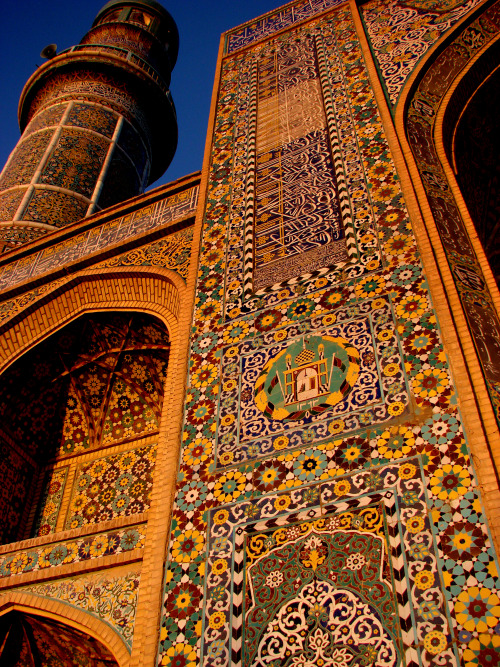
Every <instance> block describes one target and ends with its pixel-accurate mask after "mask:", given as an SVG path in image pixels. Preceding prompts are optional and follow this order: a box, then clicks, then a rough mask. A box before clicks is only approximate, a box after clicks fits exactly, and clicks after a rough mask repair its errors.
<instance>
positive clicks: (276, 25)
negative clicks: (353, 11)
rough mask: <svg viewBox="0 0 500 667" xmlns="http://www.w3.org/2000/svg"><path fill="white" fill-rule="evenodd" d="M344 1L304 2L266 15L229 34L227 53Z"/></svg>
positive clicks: (310, 0) (316, 0)
mask: <svg viewBox="0 0 500 667" xmlns="http://www.w3.org/2000/svg"><path fill="white" fill-rule="evenodd" d="M342 1H343V0H304V1H303V2H296V3H293V4H292V3H289V4H288V5H286V6H285V7H283V8H282V9H278V10H276V11H275V12H272V13H269V14H266V15H265V16H263V17H262V18H260V19H257V21H253V22H252V23H247V24H246V25H245V26H243V27H242V28H237V29H235V30H232V31H231V32H229V33H227V36H226V48H225V52H226V53H233V52H234V51H237V50H238V49H242V48H243V47H244V46H248V44H251V43H252V42H255V41H257V40H259V39H263V38H264V37H269V36H270V35H272V34H274V33H275V32H278V31H279V30H284V29H285V28H289V27H290V26H292V25H294V24H295V23H298V22H299V21H304V20H306V19H309V18H311V17H312V16H314V15H315V14H318V13H319V12H323V11H325V9H329V8H330V7H335V5H338V4H340V3H341V2H342Z"/></svg>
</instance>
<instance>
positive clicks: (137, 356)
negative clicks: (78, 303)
mask: <svg viewBox="0 0 500 667" xmlns="http://www.w3.org/2000/svg"><path fill="white" fill-rule="evenodd" d="M168 351H169V341H168V334H167V332H166V330H165V328H164V327H163V325H162V324H161V323H160V322H158V321H157V320H156V319H154V318H152V317H150V316H148V315H142V314H131V313H126V314H118V313H114V314H112V315H111V314H109V313H95V314H92V315H87V316H84V317H81V318H79V319H77V320H75V321H74V322H72V323H70V324H68V325H67V326H66V327H64V328H63V329H61V330H60V331H59V332H57V333H56V334H55V335H54V336H53V337H51V338H50V339H48V340H46V341H44V342H42V343H41V344H40V345H38V346H37V347H35V348H34V349H33V350H31V351H30V352H28V353H27V354H26V355H24V356H23V357H21V358H20V359H19V360H18V362H17V363H16V364H14V365H13V366H11V367H10V368H9V370H8V371H6V372H5V373H4V375H3V382H2V387H1V389H0V414H1V415H2V417H3V420H4V421H3V428H4V429H5V430H6V432H8V433H9V434H10V437H11V438H12V439H13V440H14V441H15V442H19V443H21V442H22V443H23V448H24V449H25V451H27V453H28V454H29V455H31V456H34V457H35V458H39V457H41V460H42V459H43V462H46V461H47V460H49V459H50V458H51V457H53V456H57V457H62V456H68V455H73V454H75V453H79V452H83V451H85V450H90V449H97V448H98V447H100V446H101V444H102V443H106V444H110V443H112V442H115V443H118V442H121V441H123V440H124V439H130V438H131V437H137V436H139V435H141V434H144V433H152V432H155V431H156V430H157V429H158V422H159V418H160V414H161V405H162V397H163V391H162V390H163V382H164V378H165V373H166V367H167V362H168ZM28 369H29V370H28ZM27 378H29V379H27ZM28 416H29V418H28ZM42 441H43V442H44V443H45V445H44V449H43V451H42V450H41V448H40V442H42Z"/></svg>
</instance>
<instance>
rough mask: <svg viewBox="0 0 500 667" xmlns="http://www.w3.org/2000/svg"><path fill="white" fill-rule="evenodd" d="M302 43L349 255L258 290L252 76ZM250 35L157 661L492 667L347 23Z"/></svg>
mask: <svg viewBox="0 0 500 667" xmlns="http://www.w3.org/2000/svg"><path fill="white" fill-rule="evenodd" d="M406 4H410V3H406ZM413 4H415V3H413ZM296 6H297V7H299V6H301V5H300V3H297V5H296ZM467 6H468V5H467ZM412 11H413V10H412ZM457 11H462V7H458V8H457ZM464 11H466V10H464ZM423 16H424V18H425V14H424V15H423ZM440 16H441V17H442V16H443V14H441V15H440ZM244 29H246V28H244ZM231 34H232V33H231ZM241 36H242V39H243V38H244V39H246V36H245V34H244V30H243V31H242V32H241ZM262 36H265V34H264V33H263V34H262ZM306 40H311V41H310V42H308V43H313V44H314V49H315V51H314V52H315V58H316V62H317V63H318V69H317V71H318V77H319V79H318V80H319V84H318V85H319V86H320V89H321V101H320V103H321V104H322V105H323V108H322V110H320V111H321V113H324V116H325V118H326V128H327V131H328V138H329V142H328V148H326V149H321V150H323V151H324V150H328V151H330V156H331V157H332V158H333V163H334V165H335V177H336V183H337V188H338V196H339V206H340V208H339V210H340V215H341V218H342V225H343V228H344V230H345V233H346V244H347V246H348V248H349V258H348V259H347V260H342V261H340V262H339V263H338V264H334V265H333V266H330V265H328V264H326V265H323V266H321V264H320V263H319V264H318V265H315V266H314V269H313V270H311V271H307V268H306V267H303V266H301V265H300V262H298V263H297V264H296V265H295V267H296V273H295V276H294V277H293V278H289V277H285V279H284V280H283V281H281V282H280V283H276V284H274V285H268V286H266V287H265V288H259V289H257V291H255V284H254V274H255V262H254V247H253V242H254V230H255V228H256V227H255V226H256V225H258V224H260V222H259V221H256V213H257V215H258V209H256V207H255V196H254V193H255V187H256V183H258V180H256V179H257V178H258V169H257V167H256V154H257V150H258V149H257V145H258V142H259V133H258V132H259V131H260V130H259V131H257V130H258V126H259V122H261V121H262V116H261V119H260V121H259V113H261V114H262V106H261V108H260V112H259V105H258V100H257V95H256V83H257V80H258V71H259V67H260V66H261V65H262V64H263V63H265V62H267V61H268V59H269V58H270V56H271V54H272V53H273V50H274V52H275V53H276V52H280V53H286V52H287V49H289V48H291V47H289V45H290V43H291V42H292V41H293V44H294V45H300V44H301V43H303V42H304V41H306ZM245 44H246V42H245ZM248 44H249V46H248V48H247V49H246V50H245V51H244V52H237V51H236V50H235V51H234V53H233V55H231V54H230V55H229V56H228V57H226V58H225V59H224V60H223V63H222V76H221V83H220V89H219V96H218V106H217V113H216V122H215V129H214V138H213V144H212V156H211V160H212V161H211V167H210V169H211V173H210V178H209V188H208V194H207V201H206V207H205V219H204V230H203V240H202V249H201V261H200V269H199V273H198V288H197V294H196V307H195V313H194V320H193V328H192V338H191V356H190V375H189V383H188V388H187V403H186V410H185V417H184V432H183V447H182V451H181V456H180V465H179V472H178V487H177V493H176V498H175V505H174V510H173V516H172V532H171V539H170V547H169V560H168V562H167V566H166V576H165V599H164V615H163V619H162V626H161V633H160V646H159V654H158V662H159V664H161V665H164V666H165V667H171V666H173V665H180V664H182V665H189V667H195V666H196V665H204V667H206V666H208V665H214V666H215V665H217V666H221V667H222V665H224V666H225V665H232V666H234V667H236V666H238V667H239V666H240V665H250V664H252V665H257V664H258V665H266V667H269V666H271V665H272V667H276V666H277V665H278V664H285V663H284V662H283V660H285V659H286V660H288V662H287V663H286V664H323V665H334V664H335V665H337V664H339V665H340V664H342V665H349V664H353V661H356V662H359V663H360V664H365V665H377V666H378V665H387V666H389V665H391V667H392V666H394V667H396V665H398V666H399V665H403V664H404V665H406V666H407V667H416V666H417V665H418V666H419V667H427V666H430V665H437V664H439V665H447V666H449V667H452V666H455V665H456V666H458V665H467V667H472V666H473V665H474V666H477V667H478V666H479V665H484V664H488V663H487V662H486V660H489V659H490V658H489V656H492V655H494V654H495V656H496V654H497V651H498V645H499V642H498V641H497V637H498V636H499V630H500V624H499V622H498V621H499V618H500V598H499V596H498V593H499V583H500V582H499V578H498V564H497V559H496V555H495V553H494V552H493V548H492V544H491V541H490V536H489V532H488V528H487V525H486V521H485V517H484V513H483V510H482V504H481V498H480V495H479V491H478V487H477V482H476V479H475V474H474V470H473V467H472V462H471V457H470V452H469V448H468V443H467V440H466V437H465V434H464V431H463V428H462V425H461V418H460V412H459V410H458V408H457V398H456V394H455V389H454V386H453V382H452V378H451V375H450V371H449V368H448V362H447V357H446V354H445V351H444V350H443V347H442V343H441V337H440V331H439V324H438V322H437V321H436V317H435V315H434V312H433V308H432V301H431V296H430V294H429V290H428V286H427V283H426V278H425V275H424V273H423V269H422V265H421V263H420V258H419V256H418V252H417V247H416V242H415V238H414V236H413V232H412V228H411V224H410V222H409V219H408V215H407V212H406V208H405V204H404V201H403V198H402V193H401V190H400V187H399V183H398V177H397V174H396V172H395V167H394V164H393V161H392V157H391V155H390V152H389V148H388V145H387V142H386V139H385V136H384V132H383V129H382V126H381V122H380V119H379V116H378V112H377V106H376V102H375V99H374V96H373V93H372V91H371V87H370V83H369V80H368V76H367V72H366V69H365V66H364V61H363V56H362V52H361V48H360V44H359V42H358V39H357V35H356V30H355V26H354V22H353V19H352V17H351V14H350V10H349V8H348V7H347V6H346V5H344V6H342V7H339V8H337V9H333V10H332V11H331V12H329V13H327V14H324V15H323V16H322V17H319V18H312V20H310V21H309V22H307V23H305V24H304V25H295V26H294V27H292V26H290V28H289V30H284V31H283V32H282V33H280V34H279V35H275V36H274V37H271V38H270V39H268V40H267V41H262V42H260V43H258V44H255V45H253V46H252V45H251V42H249V43H248ZM294 49H296V46H294V47H293V49H292V50H294ZM277 59H278V58H277ZM299 70H300V68H299ZM320 111H319V110H317V109H316V110H313V111H312V112H311V116H315V117H317V118H318V117H320V116H321V113H320ZM276 122H277V123H279V114H278V115H277V121H276ZM278 131H281V130H280V128H279V127H278V126H276V127H274V126H272V124H270V125H269V132H270V133H272V132H275V133H276V132H278ZM269 136H271V135H269ZM320 157H321V156H320ZM318 211H319V209H318ZM242 229H244V237H243V235H242V232H241V230H242ZM299 257H300V255H299ZM292 260H293V258H291V261H292ZM318 262H319V260H318ZM363 396H364V398H363ZM341 544H342V545H343V546H345V549H343V548H342V549H341V548H340V545H341ZM367 554H370V555H369V556H368V555H367ZM368 563H370V565H368ZM372 566H373V570H372V569H370V568H371V567H372ZM375 588H377V592H378V594H379V595H380V597H379V598H377V600H378V601H377V602H375V599H374V593H373V591H374V590H375ZM382 600H383V602H382ZM335 609H337V610H339V615H338V616H336V615H335V613H334V610H335ZM296 610H297V615H296V616H294V613H295V611H296ZM340 610H342V613H341V612H340ZM342 614H343V615H344V617H345V618H346V619H347V618H349V619H353V620H352V622H349V623H347V622H344V623H343V622H342V621H341V620H339V619H340V618H341V617H342ZM291 617H293V618H294V619H298V618H299V617H300V618H302V619H303V620H304V624H303V626H300V629H299V625H298V624H299V621H298V620H297V625H293V623H288V619H290V618H291ZM356 617H357V618H363V619H364V621H365V622H366V625H365V634H364V638H365V639H363V637H362V636H361V634H359V632H358V630H357V629H356V624H355V622H354V619H355V618H356ZM305 619H307V622H306V621H305ZM294 622H295V621H294ZM366 637H370V640H369V641H368V640H366ZM495 659H496V657H495ZM490 662H491V660H490ZM492 664H494V662H493V663H492Z"/></svg>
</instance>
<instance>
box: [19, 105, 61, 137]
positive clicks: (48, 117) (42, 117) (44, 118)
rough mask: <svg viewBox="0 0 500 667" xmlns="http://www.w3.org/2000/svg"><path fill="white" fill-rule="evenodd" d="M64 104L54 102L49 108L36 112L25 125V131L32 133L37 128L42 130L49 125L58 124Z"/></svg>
mask: <svg viewBox="0 0 500 667" xmlns="http://www.w3.org/2000/svg"><path fill="white" fill-rule="evenodd" d="M66 107H67V105H66V104H54V106H52V107H50V108H49V109H45V111H42V112H41V113H39V114H37V115H36V116H35V117H34V118H33V119H32V120H31V121H30V122H29V125H28V126H27V128H26V130H25V133H26V134H27V133H30V134H32V133H33V132H36V131H37V130H44V129H46V128H47V127H50V126H51V125H59V122H60V120H61V118H62V116H63V113H64V112H65V110H66Z"/></svg>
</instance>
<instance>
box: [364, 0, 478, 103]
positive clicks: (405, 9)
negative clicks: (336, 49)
mask: <svg viewBox="0 0 500 667" xmlns="http://www.w3.org/2000/svg"><path fill="white" fill-rule="evenodd" d="M479 3H480V0H462V1H459V2H456V1H451V2H450V1H449V0H447V1H446V2H433V1H432V0H431V1H426V0H425V1H423V2H422V1H421V0H382V2H379V1H378V0H370V1H369V2H367V3H366V4H364V5H363V6H362V7H361V8H360V10H361V15H362V17H363V22H364V24H365V27H366V32H367V35H368V39H369V40H370V46H371V48H372V52H373V55H374V57H375V61H376V62H377V64H378V67H379V71H380V73H381V81H382V83H383V85H384V86H385V89H386V93H387V96H388V98H389V100H390V102H391V104H393V105H395V104H396V102H397V100H398V96H399V93H400V92H401V89H402V88H403V86H404V84H405V82H406V80H407V79H408V77H409V76H410V74H411V73H412V72H413V70H414V69H415V67H416V66H417V64H418V62H419V61H420V60H421V58H422V57H423V56H424V55H425V54H426V53H427V51H428V50H429V49H430V48H431V46H432V45H433V44H435V42H437V41H438V39H439V38H440V37H441V36H442V35H444V33H445V32H446V31H447V30H449V29H450V28H452V27H453V26H454V25H455V24H456V23H457V21H459V20H460V19H461V18H462V17H463V16H465V15H466V14H467V13H468V12H470V11H471V9H474V7H476V6H477V5H479Z"/></svg>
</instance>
